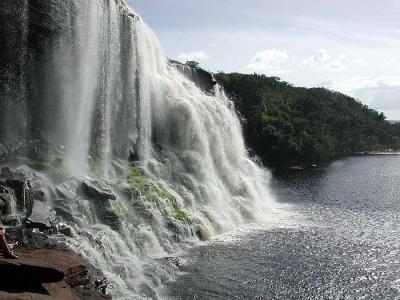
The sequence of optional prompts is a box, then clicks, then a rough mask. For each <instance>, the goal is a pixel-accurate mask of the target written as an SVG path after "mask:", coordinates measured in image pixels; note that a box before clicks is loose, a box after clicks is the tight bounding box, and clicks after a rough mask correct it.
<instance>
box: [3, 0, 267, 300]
mask: <svg viewBox="0 0 400 300" xmlns="http://www.w3.org/2000/svg"><path fill="white" fill-rule="evenodd" d="M5 1H6V2H10V1H11V0H5ZM11 2H12V1H11ZM24 5H25V6H24ZM24 5H22V7H24V9H22V11H18V12H17V11H14V14H20V13H21V14H23V15H24V16H25V18H24V19H26V20H35V22H36V23H34V22H33V21H32V22H31V23H29V24H25V25H21V24H19V25H18V24H16V25H15V27H16V28H17V29H19V30H21V28H22V31H23V32H24V34H20V35H18V36H19V40H18V41H17V42H16V43H15V45H14V46H13V47H16V48H18V49H17V50H18V51H21V50H20V49H19V48H21V47H22V48H24V49H25V48H26V50H23V51H22V52H21V53H26V54H23V57H22V58H21V60H22V61H23V62H24V63H23V64H24V65H28V66H30V67H29V68H27V69H25V70H24V71H25V72H26V73H27V75H26V76H27V77H29V78H30V80H29V84H27V83H25V84H19V85H18V84H17V85H18V87H17V88H19V89H20V90H21V91H25V90H26V92H21V93H19V94H18V95H19V97H20V98H21V99H22V101H21V102H23V103H30V106H29V107H30V110H29V109H28V111H26V110H24V109H23V108H20V107H13V105H10V108H7V109H6V110H3V111H2V112H0V117H1V118H0V120H1V119H2V117H5V116H8V115H9V114H10V113H13V110H17V111H19V112H20V114H21V115H22V119H24V120H25V121H26V122H25V123H24V122H21V123H16V124H14V123H13V126H15V128H13V135H14V136H13V139H18V138H19V139H20V141H24V140H25V138H24V137H23V134H21V132H29V133H31V136H30V138H31V139H40V140H42V141H46V142H47V143H48V144H49V145H52V146H53V148H54V147H55V148H57V149H64V150H63V151H64V154H65V155H66V156H67V159H65V160H64V162H65V164H66V168H67V170H68V171H69V173H70V174H71V175H77V176H85V175H86V174H87V173H88V169H89V167H90V166H91V164H93V163H95V164H97V165H98V166H99V167H100V168H101V172H98V174H99V176H101V177H106V178H108V179H112V178H113V176H114V175H113V173H112V170H113V167H112V162H113V161H115V160H119V161H125V162H126V161H128V159H129V158H133V157H134V158H136V159H139V160H140V163H141V165H142V166H143V168H144V170H145V173H146V174H147V176H148V177H149V178H150V180H152V181H153V182H155V183H157V184H158V185H159V186H161V187H162V188H163V189H165V190H166V191H168V193H170V194H171V195H173V197H174V199H175V200H174V201H176V203H175V202H173V201H172V202H171V201H169V202H168V201H165V199H159V198H162V197H163V196H162V195H161V196H160V195H159V198H158V199H154V198H152V199H151V201H149V199H147V200H146V199H144V200H143V197H144V196H143V195H140V197H139V198H140V199H141V201H142V202H140V207H138V206H137V205H136V206H135V203H137V199H133V200H134V202H135V201H136V202H135V203H132V201H133V200H132V199H124V198H123V197H120V198H119V199H117V201H116V202H115V203H112V204H111V208H110V209H112V210H113V211H114V212H115V214H117V215H118V217H119V218H120V220H121V223H122V226H121V228H120V230H119V231H116V230H114V229H112V228H111V227H109V226H107V225H104V224H99V223H100V222H99V220H97V218H96V214H95V213H94V211H95V209H96V207H94V206H93V204H92V206H90V205H89V203H88V202H86V200H80V203H79V204H77V207H76V209H75V210H76V224H75V232H76V235H75V236H74V238H71V239H69V241H68V243H69V244H70V246H71V247H72V248H73V249H74V250H75V251H77V252H78V253H80V254H81V255H82V256H83V257H85V258H86V259H87V260H89V261H90V262H92V263H93V264H94V265H96V266H98V267H100V268H101V269H102V270H103V271H104V272H105V274H106V275H107V276H108V277H109V280H110V281H111V283H112V291H113V294H114V295H115V296H117V297H123V296H126V297H129V295H131V294H133V293H141V292H142V291H144V290H146V287H149V288H151V289H154V288H155V287H156V286H157V284H159V282H160V280H161V279H160V278H162V277H165V276H168V272H169V271H166V270H165V269H164V268H163V267H162V264H159V263H157V261H154V260H153V259H152V258H154V257H160V256H164V255H166V254H168V253H171V252H173V251H176V250H178V249H179V246H178V242H179V241H183V240H188V239H194V236H195V234H194V233H193V232H194V231H198V232H200V234H198V235H200V236H201V237H202V238H208V237H210V236H212V235H214V234H218V233H221V232H224V231H227V230H231V229H233V228H234V227H236V226H238V225H241V224H244V223H246V222H252V221H255V220H262V219H263V218H267V217H269V216H270V215H269V212H270V211H271V206H272V204H273V201H272V200H271V197H270V196H269V190H268V188H267V184H268V180H269V174H268V173H267V172H266V171H265V170H264V169H262V168H260V167H259V166H257V165H256V164H255V163H254V162H253V161H252V160H250V158H249V157H248V156H247V154H246V149H245V145H244V141H243V137H242V132H241V126H240V123H239V120H238V118H237V116H236V113H235V110H234V107H233V105H232V104H231V102H230V101H229V100H228V99H227V97H226V96H225V95H224V93H223V91H222V90H221V88H220V87H218V86H217V87H216V90H215V92H214V95H209V94H206V93H204V92H203V91H202V90H200V89H199V88H198V87H197V86H196V85H195V84H194V83H193V82H192V81H190V80H188V79H187V78H186V77H185V76H184V75H182V74H181V73H180V72H179V71H178V70H177V69H176V68H175V67H174V66H172V65H170V64H168V62H167V59H166V57H165V56H164V54H163V52H162V50H161V47H160V45H159V43H158V41H157V38H156V36H155V35H154V33H153V32H152V31H151V30H150V29H149V28H148V27H147V25H146V24H145V23H143V22H142V21H141V19H140V18H138V17H136V16H134V13H133V12H130V11H129V10H128V9H127V8H126V6H125V5H124V4H123V3H122V2H121V1H117V2H115V1H106V0H104V1H103V0H99V1H84V0H69V1H61V0H52V1H49V2H48V3H47V4H43V6H39V7H33V6H34V5H35V4H34V3H33V2H30V3H29V5H28V3H25V4H24ZM37 20H40V21H37ZM21 26H22V27H21ZM38 26H39V28H40V30H39V29H38ZM2 30H5V29H4V28H3V29H2ZM43 32H44V33H43ZM2 34H3V33H2ZM35 34H36V35H37V36H35ZM29 35H31V36H35V38H36V40H37V44H35V45H34V49H33V48H32V47H33V46H32V45H31V43H32V42H31V40H30V39H29V38H28V36H29ZM29 47H30V48H29ZM5 68H6V69H7V68H8V69H7V71H8V72H11V73H13V74H14V73H15V74H19V73H18V70H17V69H18V68H17V67H16V66H6V67H5ZM21 85H22V86H21ZM2 86H3V83H2ZM13 89H14V93H16V91H15V86H14V88H13ZM9 98H10V97H7V99H8V100H9ZM3 99H5V98H4V97H2V98H1V101H2V102H3V101H5V100H3ZM7 99H6V100H7ZM7 103H8V102H7ZM15 105H17V104H15ZM32 120H33V121H35V120H36V122H33V121H32ZM30 126H31V128H29V127H30ZM27 127H28V130H26V128H27ZM11 135H12V134H11V133H9V132H6V131H1V132H0V137H1V140H0V141H1V143H5V144H6V145H7V143H8V141H9V140H11ZM46 151H48V152H49V153H48V154H52V153H51V151H50V150H46ZM153 196H154V195H153ZM140 199H139V200H140ZM177 207H179V208H181V209H183V210H184V212H185V213H186V214H187V215H188V216H189V218H190V219H191V220H192V222H191V224H189V225H188V224H183V223H182V222H178V221H177V219H176V214H177V212H176V209H177ZM143 211H144V212H146V214H144V213H143ZM149 216H151V220H152V221H151V224H149V222H148V219H149V218H150V217H149ZM149 226H150V228H149ZM151 226H153V227H151ZM194 226H195V227H194ZM149 266H151V269H152V271H149ZM149 273H150V274H152V275H151V276H149ZM145 274H147V275H145ZM146 295H149V293H146Z"/></svg>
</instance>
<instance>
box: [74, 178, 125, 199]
mask: <svg viewBox="0 0 400 300" xmlns="http://www.w3.org/2000/svg"><path fill="white" fill-rule="evenodd" d="M82 191H83V193H85V194H86V195H87V196H88V197H89V198H91V199H98V200H115V199H117V196H116V195H115V193H114V192H113V191H112V190H111V188H110V187H109V186H108V185H107V184H105V183H104V182H102V181H100V180H95V179H89V178H87V179H85V180H84V181H83V182H82Z"/></svg>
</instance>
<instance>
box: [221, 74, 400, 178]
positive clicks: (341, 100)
mask: <svg viewBox="0 0 400 300" xmlns="http://www.w3.org/2000/svg"><path fill="white" fill-rule="evenodd" d="M214 75H215V78H216V79H217V81H219V82H220V83H221V84H222V85H223V86H224V88H225V90H226V91H227V92H228V94H229V95H230V97H231V99H232V100H234V101H235V105H236V108H237V110H238V112H239V113H240V114H241V115H242V116H243V117H244V119H245V120H246V121H245V122H244V125H243V129H244V136H245V140H246V143H247V145H248V146H249V147H250V148H252V149H253V150H254V151H255V152H256V154H257V155H258V156H259V157H261V159H262V160H263V162H264V164H266V165H267V166H268V167H270V168H272V169H274V170H278V169H284V168H288V167H293V166H301V167H307V166H311V165H314V164H315V165H320V164H324V163H327V162H329V161H332V160H334V159H336V158H340V157H344V156H347V155H351V154H355V153H359V152H368V151H387V150H389V149H390V150H397V149H399V148H400V123H393V122H389V121H387V120H386V117H385V115H384V114H383V113H379V112H378V111H376V110H374V109H371V108H369V107H368V106H367V105H365V104H362V103H361V102H359V101H358V100H356V99H354V98H352V97H349V96H346V95H344V94H342V93H339V92H335V91H331V90H328V89H325V88H303V87H294V86H293V85H291V84H289V83H288V82H285V81H281V80H280V78H278V77H267V76H265V75H259V74H239V73H231V74H226V73H223V72H220V73H217V74H214Z"/></svg>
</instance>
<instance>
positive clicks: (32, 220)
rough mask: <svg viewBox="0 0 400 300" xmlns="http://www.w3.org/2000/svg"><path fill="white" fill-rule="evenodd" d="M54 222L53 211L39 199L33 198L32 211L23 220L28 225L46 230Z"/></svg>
mask: <svg viewBox="0 0 400 300" xmlns="http://www.w3.org/2000/svg"><path fill="white" fill-rule="evenodd" d="M53 222H54V211H53V210H52V209H51V208H50V207H49V206H47V205H46V204H44V203H43V202H41V201H38V200H35V201H34V203H33V208H32V213H31V214H30V216H29V217H28V218H27V219H26V220H25V223H26V224H27V226H28V227H33V228H38V229H39V230H46V229H49V228H51V227H52V223H53Z"/></svg>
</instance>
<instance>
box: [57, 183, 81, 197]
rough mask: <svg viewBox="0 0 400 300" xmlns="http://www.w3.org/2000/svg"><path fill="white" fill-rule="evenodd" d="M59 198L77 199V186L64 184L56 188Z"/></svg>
mask: <svg viewBox="0 0 400 300" xmlns="http://www.w3.org/2000/svg"><path fill="white" fill-rule="evenodd" d="M55 192H56V195H57V197H59V198H62V199H68V200H73V199H75V198H76V186H74V185H72V183H70V182H64V183H62V184H59V185H57V186H56V187H55Z"/></svg>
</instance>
